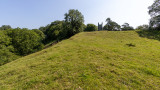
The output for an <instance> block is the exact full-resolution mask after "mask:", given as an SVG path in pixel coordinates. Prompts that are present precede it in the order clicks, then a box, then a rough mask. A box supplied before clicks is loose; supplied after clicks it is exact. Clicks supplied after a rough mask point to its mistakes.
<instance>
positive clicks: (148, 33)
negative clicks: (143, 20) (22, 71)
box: [137, 30, 160, 41]
mask: <svg viewBox="0 0 160 90" xmlns="http://www.w3.org/2000/svg"><path fill="white" fill-rule="evenodd" d="M137 33H138V34H139V36H140V37H145V38H149V39H155V40H159V41H160V31H158V30H145V31H142V30H139V31H137Z"/></svg>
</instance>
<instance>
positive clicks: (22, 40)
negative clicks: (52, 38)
mask: <svg viewBox="0 0 160 90" xmlns="http://www.w3.org/2000/svg"><path fill="white" fill-rule="evenodd" d="M7 34H8V36H9V37H10V38H11V39H12V45H13V47H14V49H15V53H17V54H19V55H28V54H30V53H33V52H36V51H39V50H41V49H42V48H43V43H42V40H43V38H42V37H41V34H40V33H39V32H38V33H37V31H34V30H28V29H13V30H8V31H7Z"/></svg>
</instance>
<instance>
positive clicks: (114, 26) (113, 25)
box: [104, 18, 121, 31]
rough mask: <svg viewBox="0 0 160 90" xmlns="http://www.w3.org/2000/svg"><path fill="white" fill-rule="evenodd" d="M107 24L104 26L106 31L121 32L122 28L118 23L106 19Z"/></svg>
mask: <svg viewBox="0 0 160 90" xmlns="http://www.w3.org/2000/svg"><path fill="white" fill-rule="evenodd" d="M106 22H107V24H106V25H105V26H104V30H108V31H114V30H116V31H118V30H120V28H121V26H120V25H118V24H117V23H116V22H114V21H112V20H111V19H110V18H107V19H106Z"/></svg>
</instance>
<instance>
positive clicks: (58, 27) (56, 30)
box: [46, 21, 64, 41]
mask: <svg viewBox="0 0 160 90" xmlns="http://www.w3.org/2000/svg"><path fill="white" fill-rule="evenodd" d="M63 23H64V21H54V22H52V23H51V24H50V25H49V26H48V28H47V29H46V36H47V38H46V39H47V40H48V41H53V40H59V39H61V38H62V37H63V36H62V30H63Z"/></svg>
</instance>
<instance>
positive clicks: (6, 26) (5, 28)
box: [0, 25, 12, 30]
mask: <svg viewBox="0 0 160 90" xmlns="http://www.w3.org/2000/svg"><path fill="white" fill-rule="evenodd" d="M11 28H12V27H11V26H10V25H2V26H1V27H0V30H8V29H11Z"/></svg>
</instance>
